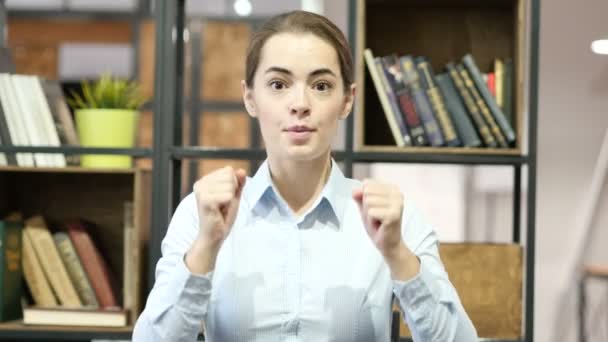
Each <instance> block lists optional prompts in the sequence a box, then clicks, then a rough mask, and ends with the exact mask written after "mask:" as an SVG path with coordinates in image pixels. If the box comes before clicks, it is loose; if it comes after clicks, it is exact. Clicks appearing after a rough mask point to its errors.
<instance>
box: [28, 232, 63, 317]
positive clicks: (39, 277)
mask: <svg viewBox="0 0 608 342" xmlns="http://www.w3.org/2000/svg"><path fill="white" fill-rule="evenodd" d="M22 236H23V237H22V238H23V277H24V278H25V283H26V284H27V287H28V288H29V290H30V293H31V294H32V298H33V299H34V304H36V306H38V307H54V306H57V305H59V303H58V302H57V298H55V295H54V294H53V290H52V289H51V283H50V282H49V280H48V279H47V278H46V276H45V275H44V271H43V270H42V265H41V264H40V260H38V257H37V256H36V252H35V251H34V244H33V243H32V239H31V238H30V236H29V234H26V232H25V230H23V234H22Z"/></svg>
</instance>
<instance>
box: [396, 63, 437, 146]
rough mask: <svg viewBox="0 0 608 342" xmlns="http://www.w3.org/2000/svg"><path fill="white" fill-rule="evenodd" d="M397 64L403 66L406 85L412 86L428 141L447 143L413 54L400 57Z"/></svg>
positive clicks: (417, 110)
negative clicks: (423, 85) (422, 82)
mask: <svg viewBox="0 0 608 342" xmlns="http://www.w3.org/2000/svg"><path fill="white" fill-rule="evenodd" d="M397 64H398V66H397V67H399V68H401V72H402V73H403V81H404V83H405V85H406V86H407V87H409V88H410V93H411V95H412V99H413V100H414V105H415V106H416V112H417V113H418V115H419V116H420V120H421V121H422V125H423V126H424V132H425V133H426V136H427V138H428V141H429V142H430V143H431V145H432V146H443V145H444V144H445V140H444V138H443V133H442V132H441V129H440V128H439V124H438V123H437V120H436V118H435V114H434V113H433V109H432V107H431V103H430V102H429V99H428V98H427V96H426V93H425V90H424V89H423V88H422V84H421V82H420V77H419V76H418V71H417V70H416V65H415V64H414V59H413V58H412V56H402V57H401V58H399V60H398V62H397Z"/></svg>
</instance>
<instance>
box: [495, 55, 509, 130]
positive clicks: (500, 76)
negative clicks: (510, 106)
mask: <svg viewBox="0 0 608 342" xmlns="http://www.w3.org/2000/svg"><path fill="white" fill-rule="evenodd" d="M494 75H495V80H494V88H495V90H496V104H497V105H498V107H500V109H502V111H503V112H504V111H505V102H504V101H505V92H504V77H505V63H504V62H503V61H502V59H500V58H496V59H494ZM505 116H506V113H505ZM507 120H508V118H507Z"/></svg>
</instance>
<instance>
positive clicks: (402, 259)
mask: <svg viewBox="0 0 608 342" xmlns="http://www.w3.org/2000/svg"><path fill="white" fill-rule="evenodd" d="M384 261H385V262H386V264H387V265H388V268H389V269H390V271H391V278H392V279H393V280H400V281H408V280H410V279H412V278H414V277H415V276H416V275H417V274H418V273H419V272H420V260H419V259H418V257H417V256H416V255H415V254H414V253H412V252H411V251H410V249H409V248H407V246H406V245H405V244H403V243H401V244H400V246H399V247H398V248H395V249H394V250H393V251H391V252H389V253H387V254H386V255H384Z"/></svg>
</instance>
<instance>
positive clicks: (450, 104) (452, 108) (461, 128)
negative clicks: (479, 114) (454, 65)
mask: <svg viewBox="0 0 608 342" xmlns="http://www.w3.org/2000/svg"><path fill="white" fill-rule="evenodd" d="M435 80H436V82H435V83H437V85H438V86H439V89H441V92H442V94H443V98H444V99H445V104H446V107H447V108H448V112H449V113H450V114H452V121H453V122H454V126H455V127H456V130H457V131H458V135H459V136H460V138H461V139H462V143H463V145H464V146H466V147H479V146H481V140H480V139H479V135H478V134H477V132H475V127H474V126H473V123H472V122H471V119H469V117H468V116H467V113H466V108H464V105H463V103H462V101H461V100H460V98H459V96H458V91H457V90H456V87H455V86H454V83H453V82H452V80H451V79H450V76H449V75H448V74H446V73H441V74H437V75H436V76H435Z"/></svg>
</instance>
